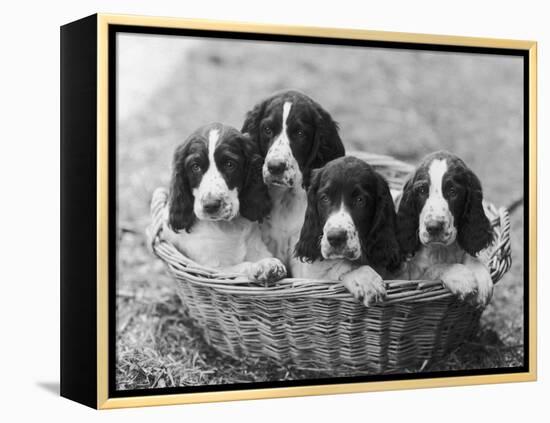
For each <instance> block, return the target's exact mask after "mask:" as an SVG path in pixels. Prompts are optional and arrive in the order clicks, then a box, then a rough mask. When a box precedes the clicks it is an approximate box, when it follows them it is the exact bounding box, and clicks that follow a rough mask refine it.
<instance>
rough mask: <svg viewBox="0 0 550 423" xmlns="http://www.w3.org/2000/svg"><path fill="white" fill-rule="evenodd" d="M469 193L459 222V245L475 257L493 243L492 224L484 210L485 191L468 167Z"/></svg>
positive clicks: (467, 192)
mask: <svg viewBox="0 0 550 423" xmlns="http://www.w3.org/2000/svg"><path fill="white" fill-rule="evenodd" d="M466 174H467V181H468V182H467V184H468V186H467V191H466V200H465V204H464V211H463V213H462V216H461V217H460V220H459V222H458V237H457V238H458V243H459V245H460V246H461V247H462V248H463V249H464V251H466V252H467V253H468V254H470V255H472V256H475V255H476V254H477V253H479V252H480V251H481V250H483V249H484V248H486V247H488V246H489V244H490V243H491V242H492V241H493V231H492V229H491V223H490V222H489V219H487V216H486V215H485V211H484V210H483V205H482V201H483V191H482V189H481V183H480V182H479V179H478V177H477V176H476V175H475V174H474V173H473V172H472V171H471V170H470V169H468V168H467V167H466Z"/></svg>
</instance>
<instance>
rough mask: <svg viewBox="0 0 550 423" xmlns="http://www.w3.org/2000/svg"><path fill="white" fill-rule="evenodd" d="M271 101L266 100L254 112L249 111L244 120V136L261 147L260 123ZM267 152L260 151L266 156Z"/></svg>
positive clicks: (257, 105)
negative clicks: (246, 135) (248, 136)
mask: <svg viewBox="0 0 550 423" xmlns="http://www.w3.org/2000/svg"><path fill="white" fill-rule="evenodd" d="M268 101H269V100H264V101H262V102H261V103H258V104H256V105H255V106H254V107H253V108H252V110H249V111H248V112H247V113H246V117H245V119H244V123H243V127H242V129H241V132H242V133H243V134H248V135H250V138H251V139H252V141H253V142H255V143H256V145H258V146H259V148H261V146H260V144H261V143H260V123H261V121H262V118H263V115H264V111H265V107H266V105H267V103H268ZM266 153H267V152H265V151H260V154H263V155H264V156H265V154H266Z"/></svg>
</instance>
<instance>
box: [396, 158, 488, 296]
mask: <svg viewBox="0 0 550 423" xmlns="http://www.w3.org/2000/svg"><path fill="white" fill-rule="evenodd" d="M482 200H483V192H482V189H481V183H480V182H479V179H478V178H477V176H476V175H475V174H474V173H473V172H472V171H471V170H470V169H469V168H468V167H467V166H466V164H465V163H464V162H463V161H462V160H461V159H460V158H458V157H457V156H455V155H454V154H451V153H448V152H445V151H439V152H436V153H433V154H430V155H428V156H427V157H426V158H425V159H424V160H423V161H422V163H421V164H420V166H419V167H418V168H417V169H416V171H415V173H414V175H413V176H412V177H411V178H410V180H409V181H408V182H407V183H406V184H405V188H404V189H403V195H402V197H401V201H400V203H399V206H398V218H397V228H398V231H397V233H398V240H399V244H400V248H401V250H402V252H403V253H404V254H405V255H406V256H408V257H409V258H408V261H407V263H405V265H404V275H403V276H404V277H407V278H409V279H429V280H438V279H440V280H442V282H443V283H444V284H445V286H446V287H447V288H448V289H449V290H450V291H451V292H453V293H454V294H456V295H457V296H458V297H460V298H462V299H464V298H469V299H472V300H474V301H475V302H477V303H479V304H482V305H485V304H487V303H488V302H489V301H490V299H491V295H492V291H493V282H492V280H491V275H490V274H489V269H488V268H487V266H486V265H485V264H483V263H482V262H481V261H480V260H479V258H478V257H477V256H478V254H479V252H480V251H482V250H483V249H485V248H487V247H488V246H489V245H490V244H491V242H492V240H493V232H492V230H491V224H490V222H489V220H488V219H487V216H486V215H485V212H484V210H483V205H482Z"/></svg>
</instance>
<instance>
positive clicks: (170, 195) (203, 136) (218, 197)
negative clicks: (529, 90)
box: [112, 29, 529, 394]
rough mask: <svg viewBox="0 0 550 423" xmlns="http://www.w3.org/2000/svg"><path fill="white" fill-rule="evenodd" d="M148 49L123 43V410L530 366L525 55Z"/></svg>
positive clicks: (185, 37) (119, 84) (119, 45)
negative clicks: (183, 393)
mask: <svg viewBox="0 0 550 423" xmlns="http://www.w3.org/2000/svg"><path fill="white" fill-rule="evenodd" d="M153 32H154V31H147V32H143V33H141V32H139V31H135V32H133V31H132V30H131V29H126V30H123V31H120V32H117V33H116V36H115V37H116V55H115V56H114V58H115V60H116V76H115V79H116V131H115V132H116V157H115V161H116V229H115V230H116V253H115V254H116V281H114V283H116V288H115V291H116V299H115V301H116V303H115V305H116V306H115V326H114V330H115V333H114V341H115V342H114V363H113V366H114V370H115V371H114V374H113V375H112V377H113V378H114V387H115V390H116V391H117V392H121V393H122V394H124V392H144V391H147V390H159V389H164V388H183V387H185V388H189V389H191V391H192V388H204V387H218V388H229V389H230V388H231V387H232V386H238V387H240V388H245V389H246V387H247V386H250V387H262V386H268V385H262V384H271V385H269V386H291V385H289V384H294V385H292V386H298V385H299V384H300V383H303V384H319V383H320V381H322V382H323V383H332V382H331V381H340V382H342V381H344V382H345V381H354V380H358V381H369V380H385V379H384V378H385V377H386V378H388V377H392V378H394V379H393V380H395V379H396V378H397V379H399V377H400V376H403V377H408V378H411V377H424V376H426V377H427V376H430V377H437V376H438V375H442V376H443V375H444V376H452V375H454V374H456V375H468V374H485V373H484V372H489V373H491V374H495V373H498V372H499V369H500V370H502V371H503V372H506V371H510V369H522V368H525V366H526V365H527V364H526V359H527V354H526V349H525V348H526V345H525V344H526V342H528V341H526V317H525V316H526V309H525V306H526V302H525V298H526V292H525V291H526V286H527V285H526V283H527V282H528V281H527V280H526V275H527V273H526V266H527V265H528V263H525V254H524V253H525V249H526V248H527V244H528V232H527V231H526V229H525V228H526V212H525V208H526V206H525V204H526V202H527V199H528V194H529V193H528V189H526V187H527V186H528V181H527V180H526V171H528V169H526V163H527V162H526V160H527V159H526V157H528V154H527V151H526V149H527V146H528V144H527V142H528V140H526V138H525V125H526V120H525V119H526V116H525V110H526V109H525V106H524V104H525V97H524V96H525V80H526V78H527V77H528V75H526V74H525V69H526V68H525V64H524V61H525V58H524V56H522V55H518V54H512V53H507V52H505V51H502V50H496V49H495V50H494V51H491V50H490V49H483V50H482V49H479V51H476V50H475V49H470V50H468V49H462V50H460V49H453V48H451V47H448V48H445V47H442V46H439V47H438V48H422V46H419V45H410V46H406V45H398V44H397V43H393V44H392V43H386V44H384V43H378V44H376V43H371V44H369V43H367V42H364V43H361V42H359V41H357V42H346V40H340V41H339V42H336V41H335V40H329V39H327V40H325V41H322V40H318V39H312V40H311V41H308V40H307V39H305V37H302V38H300V37H296V39H294V40H290V39H284V37H279V38H277V37H275V36H273V37H271V38H269V37H257V39H254V36H253V35H254V34H249V35H248V36H242V34H241V36H240V37H234V38H232V37H229V36H227V37H225V36H221V35H216V36H213V35H212V34H211V33H205V34H204V35H201V34H200V33H199V32H200V31H196V32H195V33H188V34H184V33H183V31H182V33H181V34H155V33H153ZM476 372H477V373H476ZM369 378H370V379H369ZM191 391H190V392H191ZM147 392H150V391H147ZM151 392H152V391H151Z"/></svg>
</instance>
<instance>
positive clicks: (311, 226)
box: [294, 169, 323, 263]
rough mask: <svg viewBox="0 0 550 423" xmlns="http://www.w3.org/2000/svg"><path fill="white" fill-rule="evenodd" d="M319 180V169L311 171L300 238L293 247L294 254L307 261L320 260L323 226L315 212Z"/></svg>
mask: <svg viewBox="0 0 550 423" xmlns="http://www.w3.org/2000/svg"><path fill="white" fill-rule="evenodd" d="M320 180H321V169H316V170H313V171H311V177H310V184H309V188H308V190H307V209H306V214H305V218H304V224H303V226H302V230H301V232H300V239H299V240H298V242H297V243H296V246H295V248H294V256H295V257H298V258H299V259H300V260H302V261H305V262H308V263H311V262H313V261H315V260H322V256H321V246H320V242H321V237H322V235H323V228H322V227H321V221H320V219H319V213H318V212H317V190H318V189H319V183H320Z"/></svg>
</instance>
